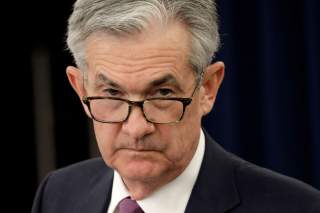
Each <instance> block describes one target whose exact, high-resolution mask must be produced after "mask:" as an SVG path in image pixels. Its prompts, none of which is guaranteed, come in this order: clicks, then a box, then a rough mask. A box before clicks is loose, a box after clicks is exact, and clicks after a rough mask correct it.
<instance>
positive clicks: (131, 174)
mask: <svg viewBox="0 0 320 213" xmlns="http://www.w3.org/2000/svg"><path fill="white" fill-rule="evenodd" d="M118 172H119V173H120V175H121V176H122V177H123V178H126V179H131V180H135V181H148V180H152V179H156V178H158V177H161V176H162V175H163V174H165V173H166V172H167V169H166V167H165V166H163V165H159V163H154V162H150V161H135V160H133V161H131V162H129V163H128V164H126V165H124V166H123V167H122V168H119V169H118Z"/></svg>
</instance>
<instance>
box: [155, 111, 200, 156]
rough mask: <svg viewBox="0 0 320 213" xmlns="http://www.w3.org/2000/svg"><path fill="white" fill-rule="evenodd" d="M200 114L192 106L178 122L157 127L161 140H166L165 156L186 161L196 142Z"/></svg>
mask: <svg viewBox="0 0 320 213" xmlns="http://www.w3.org/2000/svg"><path fill="white" fill-rule="evenodd" d="M200 123H201V116H199V114H198V112H196V111H195V110H194V109H193V108H190V109H188V110H187V111H186V114H185V117H184V118H183V119H182V121H181V122H180V123H178V124H174V125H172V126H166V127H164V126H163V127H159V132H160V134H161V136H162V137H161V138H162V140H163V141H166V142H167V150H166V152H165V153H166V156H167V157H168V158H170V160H172V161H176V162H179V161H187V160H189V159H190V158H191V157H192V156H193V153H194V151H195V149H196V145H197V144H198V140H199V135H200V127H201V125H200Z"/></svg>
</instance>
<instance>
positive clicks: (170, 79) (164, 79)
mask: <svg viewBox="0 0 320 213" xmlns="http://www.w3.org/2000/svg"><path fill="white" fill-rule="evenodd" d="M168 83H170V84H172V85H173V86H174V87H175V88H176V89H178V90H179V91H180V92H182V91H183V90H182V88H181V86H180V84H179V83H178V81H177V79H176V78H175V77H174V76H173V75H172V74H166V75H164V76H162V77H160V78H158V79H155V80H153V81H151V82H150V83H149V84H148V88H152V87H157V86H161V85H163V84H168Z"/></svg>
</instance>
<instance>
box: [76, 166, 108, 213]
mask: <svg viewBox="0 0 320 213" xmlns="http://www.w3.org/2000/svg"><path fill="white" fill-rule="evenodd" d="M92 175H93V176H96V178H93V179H92V181H91V183H90V184H91V185H92V188H91V191H89V192H88V195H87V197H86V200H84V201H83V202H82V203H81V204H80V205H78V206H77V207H76V210H75V212H77V213H88V212H90V213H106V212H107V210H108V206H109V203H110V199H111V190H112V182H113V171H112V170H111V169H109V168H106V170H103V172H102V174H98V175H97V174H96V175H95V174H92Z"/></svg>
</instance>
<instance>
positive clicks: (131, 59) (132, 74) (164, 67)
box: [85, 22, 192, 81]
mask: <svg viewBox="0 0 320 213" xmlns="http://www.w3.org/2000/svg"><path fill="white" fill-rule="evenodd" d="M190 44H191V42H190V35H189V33H188V31H187V30H186V29H185V26H184V25H183V24H180V23H178V22H173V23H170V24H168V25H167V26H166V27H157V26H151V27H149V28H148V30H146V31H144V32H142V33H139V34H133V35H130V36H129V35H126V36H115V35H108V34H106V33H103V32H99V33H94V34H92V35H91V36H89V37H88V39H87V40H86V47H85V48H86V62H87V64H88V72H89V76H90V75H91V76H97V73H104V74H105V75H107V76H108V77H109V78H110V77H111V78H113V77H115V78H117V77H121V76H122V77H123V76H126V78H127V79H126V80H127V81H129V80H130V79H131V80H136V78H140V79H141V78H143V79H147V78H152V76H157V77H159V75H161V74H163V75H168V72H169V74H171V75H173V76H175V77H176V78H177V80H178V81H179V80H180V79H179V78H181V79H183V78H184V76H185V75H189V74H190V73H192V70H191V68H190V66H189V53H190ZM162 72H163V73H162Z"/></svg>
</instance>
